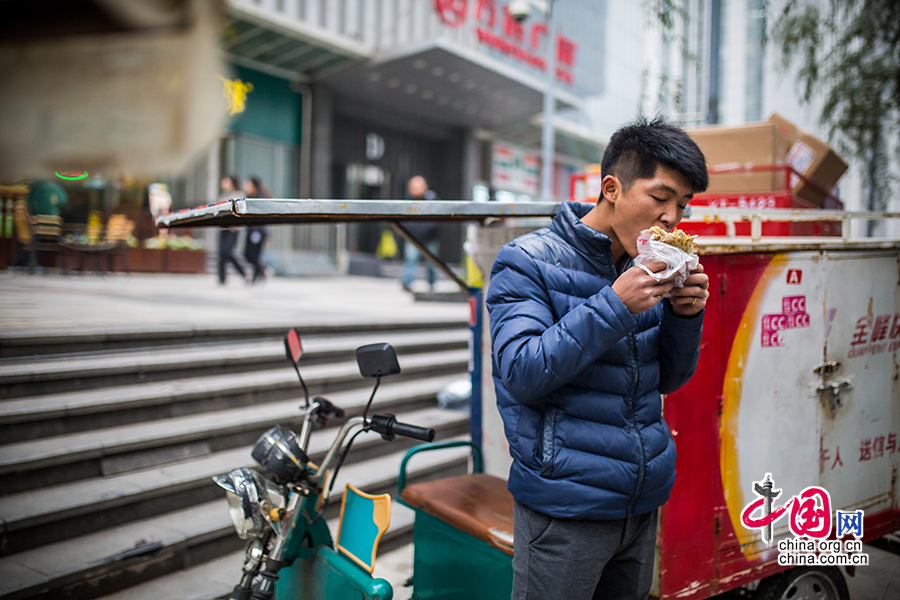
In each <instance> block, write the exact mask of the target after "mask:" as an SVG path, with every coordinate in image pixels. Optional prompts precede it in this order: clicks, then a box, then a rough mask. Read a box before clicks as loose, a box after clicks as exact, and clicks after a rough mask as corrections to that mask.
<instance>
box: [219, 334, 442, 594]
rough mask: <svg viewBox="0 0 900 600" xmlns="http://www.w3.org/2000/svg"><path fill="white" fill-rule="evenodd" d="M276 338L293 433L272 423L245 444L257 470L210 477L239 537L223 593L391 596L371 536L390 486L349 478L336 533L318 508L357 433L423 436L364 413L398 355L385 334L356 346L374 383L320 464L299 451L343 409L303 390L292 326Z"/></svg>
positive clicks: (379, 528)
mask: <svg viewBox="0 0 900 600" xmlns="http://www.w3.org/2000/svg"><path fill="white" fill-rule="evenodd" d="M284 342H285V351H286V354H287V357H288V360H290V361H291V363H292V364H293V365H294V369H295V370H296V371H297V376H298V377H299V378H300V383H301V385H302V387H303V392H304V397H305V400H306V401H305V404H304V406H303V407H302V408H301V409H300V412H301V416H302V425H301V429H300V434H299V435H298V434H296V433H294V432H293V431H290V430H286V429H283V428H282V427H280V426H278V425H276V426H274V427H273V428H271V429H270V430H269V431H267V432H266V433H264V434H263V435H262V437H260V438H259V440H258V441H257V442H256V444H255V445H254V446H253V450H252V452H251V455H252V457H253V459H254V460H255V461H256V463H257V465H258V466H259V469H258V470H254V469H249V468H246V467H243V468H239V469H234V470H233V471H231V472H229V473H227V474H224V475H218V476H216V477H214V478H213V480H214V481H215V482H216V483H217V484H218V485H219V486H221V487H222V488H224V489H225V491H226V495H227V499H228V505H229V512H230V514H231V518H232V520H233V522H234V526H235V529H236V530H237V533H238V536H240V537H241V538H242V539H245V540H247V546H246V549H245V554H244V565H243V575H242V577H241V580H240V583H239V584H238V585H237V586H235V588H234V590H233V591H232V593H231V596H230V598H231V600H251V599H252V600H270V599H271V598H273V597H277V598H278V599H285V600H286V599H287V598H292V599H294V598H312V599H322V600H324V599H326V598H329V599H335V598H341V599H344V598H348V599H356V598H360V599H378V600H390V599H391V598H392V597H393V589H392V587H391V584H390V583H388V582H387V581H386V580H384V579H376V578H373V577H372V575H371V573H372V571H373V569H374V562H375V555H376V553H377V547H378V541H379V539H380V538H381V536H382V534H383V533H384V532H385V531H386V530H387V528H388V525H389V524H390V509H391V499H390V496H389V495H388V494H381V495H370V494H366V493H365V492H362V491H360V490H358V489H356V488H355V487H353V486H352V485H349V484H348V485H347V488H346V490H345V492H344V496H343V500H342V505H341V520H340V526H339V528H338V534H337V537H332V534H331V531H330V530H329V528H328V525H327V523H326V522H325V519H324V518H323V516H322V515H323V513H324V511H325V508H326V506H327V505H328V499H329V496H330V493H331V490H332V488H333V486H334V482H335V480H336V479H337V474H338V471H339V470H340V468H341V466H342V465H343V463H344V460H345V459H346V458H347V454H348V453H349V452H350V448H351V446H352V445H353V441H354V440H355V439H356V436H358V435H360V434H362V433H365V432H375V433H378V434H381V437H382V438H384V439H385V440H386V441H391V440H393V439H395V437H396V436H398V435H399V436H405V437H409V438H413V439H417V440H422V441H426V442H431V441H432V440H434V435H435V432H434V429H430V428H424V427H418V426H416V425H410V424H407V423H400V422H398V421H397V420H396V418H395V417H394V415H392V414H376V415H369V414H368V413H369V408H370V407H371V405H372V400H373V399H374V398H375V393H376V392H377V391H378V386H379V384H380V383H381V378H382V377H387V376H390V375H396V374H397V373H399V372H400V365H399V363H398V362H397V355H396V353H395V352H394V349H393V348H392V347H391V346H390V345H389V344H371V345H368V346H362V347H360V348H358V349H357V351H356V359H357V363H358V364H359V369H360V373H362V375H363V376H364V377H372V378H374V379H375V388H374V389H373V390H372V395H371V397H370V398H369V401H368V404H367V405H366V407H365V410H364V411H363V414H362V416H359V417H353V418H350V419H348V420H347V421H346V422H345V423H344V424H343V425H342V426H341V428H340V429H339V430H338V432H337V435H336V436H335V439H334V442H333V443H332V444H331V446H330V448H329V449H328V452H327V453H326V455H325V458H324V459H323V460H322V462H321V464H319V465H315V464H313V463H312V462H311V461H310V459H309V456H308V455H307V450H308V446H309V438H310V434H311V433H312V431H313V430H314V429H319V428H322V427H324V426H325V424H326V423H327V421H328V420H329V419H332V418H343V417H344V416H345V415H344V411H343V410H341V409H340V408H338V407H337V406H335V405H334V404H332V403H331V402H330V401H329V400H327V399H326V398H323V397H321V396H316V397H314V398H313V399H312V400H310V398H309V392H308V390H307V388H306V384H305V383H304V381H303V377H302V376H301V375H300V368H299V364H298V363H299V361H300V357H301V356H302V353H303V349H302V344H301V341H300V336H299V335H298V334H297V331H296V330H291V331H290V332H288V335H287V336H286V337H285V339H284ZM279 579H281V581H280V582H279ZM276 582H278V583H277V585H276Z"/></svg>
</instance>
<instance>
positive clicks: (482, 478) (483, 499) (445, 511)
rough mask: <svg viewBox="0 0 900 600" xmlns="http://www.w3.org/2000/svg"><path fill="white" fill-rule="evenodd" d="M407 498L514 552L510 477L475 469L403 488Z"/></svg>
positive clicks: (423, 508)
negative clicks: (505, 478)
mask: <svg viewBox="0 0 900 600" xmlns="http://www.w3.org/2000/svg"><path fill="white" fill-rule="evenodd" d="M400 497H401V498H403V500H404V501H405V502H406V503H407V504H409V505H410V506H412V507H413V508H416V509H418V510H421V511H424V512H426V513H428V514H429V515H431V516H433V517H437V518H438V519H440V520H442V521H444V522H445V523H447V524H449V525H451V526H452V527H455V528H456V529H459V530H461V531H464V532H466V533H468V534H469V535H473V536H475V537H477V538H478V539H481V540H484V541H485V542H487V543H489V544H491V545H493V546H495V547H497V548H499V549H500V550H502V551H503V552H506V553H507V554H509V555H510V556H511V555H512V553H513V549H512V543H513V497H512V494H510V493H509V490H508V489H506V481H505V480H503V479H500V478H499V477H494V476H493V475H487V474H484V473H475V474H472V475H462V476H460V477H448V478H447V479H438V480H437V481H426V482H423V483H416V484H413V485H409V486H407V487H405V488H403V492H402V493H401V494H400Z"/></svg>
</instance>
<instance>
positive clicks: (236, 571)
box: [100, 501, 414, 600]
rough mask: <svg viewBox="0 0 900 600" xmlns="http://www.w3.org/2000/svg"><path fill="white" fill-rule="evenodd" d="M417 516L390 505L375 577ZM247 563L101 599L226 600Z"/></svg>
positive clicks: (240, 559) (233, 561)
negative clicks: (388, 518) (388, 521)
mask: <svg viewBox="0 0 900 600" xmlns="http://www.w3.org/2000/svg"><path fill="white" fill-rule="evenodd" d="M413 520H414V513H413V511H412V510H410V509H408V508H406V507H405V506H403V505H402V504H400V503H398V502H396V501H394V502H392V503H391V525H390V527H389V528H388V530H387V531H386V532H385V534H384V536H383V537H382V538H381V543H380V544H379V546H378V558H377V559H376V560H375V573H374V574H373V576H374V577H381V576H382V575H381V573H380V572H379V571H380V569H379V566H380V564H381V563H382V561H390V560H391V554H393V553H394V552H402V551H403V550H402V549H401V550H397V547H398V546H401V545H403V544H404V543H409V542H408V541H407V540H408V538H411V537H412V527H413ZM329 527H330V528H331V530H332V531H337V521H336V520H330V521H329ZM243 563H244V552H243V551H238V552H233V553H231V554H227V555H225V556H223V557H222V558H217V559H215V560H211V561H209V562H207V563H203V564H201V565H197V566H195V567H191V568H189V569H185V570H183V571H177V572H175V573H172V574H170V575H166V576H164V577H159V578H157V579H154V580H152V581H148V582H147V583H143V584H139V585H136V586H134V587H130V588H127V589H125V590H122V591H120V592H116V593H114V594H111V595H109V596H103V598H101V599H100V600H214V599H218V598H227V597H228V595H229V594H230V593H231V590H233V589H234V586H235V585H236V584H237V583H238V581H239V579H240V573H241V566H242V565H243ZM392 585H393V587H394V598H395V599H396V598H398V596H399V594H398V592H400V593H402V591H403V590H398V587H399V585H402V584H397V583H394V582H392Z"/></svg>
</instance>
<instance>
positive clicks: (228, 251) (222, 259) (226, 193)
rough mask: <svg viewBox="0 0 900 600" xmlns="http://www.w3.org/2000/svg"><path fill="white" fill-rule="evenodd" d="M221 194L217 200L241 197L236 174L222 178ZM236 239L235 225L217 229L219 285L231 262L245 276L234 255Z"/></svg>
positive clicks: (226, 274)
mask: <svg viewBox="0 0 900 600" xmlns="http://www.w3.org/2000/svg"><path fill="white" fill-rule="evenodd" d="M220 185H221V189H222V194H221V195H220V196H219V202H222V201H224V200H232V199H234V198H240V197H241V182H240V180H239V179H238V177H237V175H226V176H225V177H223V178H222V183H221V184H220ZM237 239H238V228H237V227H222V228H221V229H219V285H225V280H226V279H227V277H228V265H229V264H231V265H232V266H233V267H234V268H235V270H237V272H238V273H240V274H241V277H242V278H246V273H245V272H244V267H243V265H241V263H240V262H239V261H238V259H237V258H236V257H235V256H234V245H235V244H236V243H237Z"/></svg>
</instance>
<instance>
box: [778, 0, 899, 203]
mask: <svg viewBox="0 0 900 600" xmlns="http://www.w3.org/2000/svg"><path fill="white" fill-rule="evenodd" d="M773 38H774V40H775V42H776V43H777V44H778V46H779V49H780V51H781V57H782V60H783V65H784V67H785V68H788V67H789V66H790V65H791V64H792V63H794V62H795V61H796V62H799V67H800V68H799V82H800V84H801V86H802V90H803V95H802V100H803V101H804V102H809V101H810V100H812V98H813V97H814V96H815V95H817V94H818V93H821V94H822V97H823V98H824V103H823V105H822V115H821V120H822V122H823V124H825V125H827V126H828V127H829V129H830V131H829V133H830V137H831V138H832V139H835V140H836V141H837V142H838V143H839V144H840V148H841V150H842V151H843V152H844V153H846V154H850V155H852V156H855V157H857V158H858V159H860V160H861V162H862V163H863V165H864V177H865V179H866V184H867V188H868V201H867V204H868V208H869V210H884V209H885V208H886V207H887V200H888V195H889V193H890V180H889V174H888V157H889V155H890V152H891V151H890V148H891V146H892V145H896V148H897V149H898V153H900V139H898V137H897V136H898V133H900V0H789V1H788V2H787V3H786V4H785V6H784V8H783V10H782V11H781V14H780V15H779V17H778V20H777V21H776V23H775V26H774V29H773Z"/></svg>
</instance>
